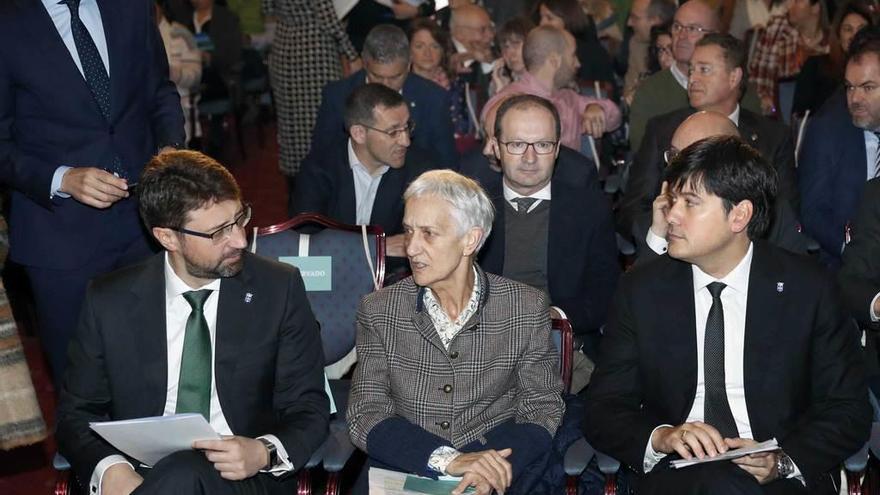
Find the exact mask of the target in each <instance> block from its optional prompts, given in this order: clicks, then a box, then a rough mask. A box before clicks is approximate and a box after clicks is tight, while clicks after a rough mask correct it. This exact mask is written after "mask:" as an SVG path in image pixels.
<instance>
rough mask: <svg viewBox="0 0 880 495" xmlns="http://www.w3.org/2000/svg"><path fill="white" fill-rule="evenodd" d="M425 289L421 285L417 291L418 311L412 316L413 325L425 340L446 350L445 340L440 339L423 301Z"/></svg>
mask: <svg viewBox="0 0 880 495" xmlns="http://www.w3.org/2000/svg"><path fill="white" fill-rule="evenodd" d="M424 291H425V289H424V288H421V287H420V288H419V290H418V292H417V294H418V295H417V296H416V311H415V313H414V314H413V317H412V322H413V325H414V326H415V327H416V330H418V331H419V333H420V334H422V337H424V338H425V340H427V341H428V342H430V343H431V345H433V346H434V347H436V348H438V349H440V350H441V351H444V352H445V351H446V348H445V347H444V346H443V341H441V340H440V335H439V334H438V333H437V329H436V328H434V322H433V321H432V320H431V315H430V314H428V308H426V307H425V305H424V304H423V303H422V297H423V295H424ZM462 331H464V329H462Z"/></svg>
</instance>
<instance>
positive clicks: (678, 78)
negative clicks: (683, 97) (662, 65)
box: [669, 64, 688, 89]
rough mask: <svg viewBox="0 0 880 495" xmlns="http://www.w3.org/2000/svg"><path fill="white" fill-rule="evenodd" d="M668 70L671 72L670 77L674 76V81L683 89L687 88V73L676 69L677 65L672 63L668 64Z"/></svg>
mask: <svg viewBox="0 0 880 495" xmlns="http://www.w3.org/2000/svg"><path fill="white" fill-rule="evenodd" d="M669 72H672V77H674V78H675V82H677V83H678V84H679V86H681V87H682V88H684V89H688V75H687V74H685V73H684V72H682V71H680V70H678V66H677V65H676V64H672V65H671V66H669Z"/></svg>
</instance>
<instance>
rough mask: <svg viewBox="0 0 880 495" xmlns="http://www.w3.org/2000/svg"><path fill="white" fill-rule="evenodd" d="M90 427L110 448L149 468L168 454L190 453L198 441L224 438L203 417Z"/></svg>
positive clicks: (137, 420)
mask: <svg viewBox="0 0 880 495" xmlns="http://www.w3.org/2000/svg"><path fill="white" fill-rule="evenodd" d="M89 426H91V428H92V429H93V430H95V432H96V433H97V434H98V435H101V437H103V438H104V440H107V441H108V442H110V445H113V446H114V447H116V448H117V449H119V450H121V451H122V452H124V453H125V454H126V455H128V456H130V457H133V458H135V459H137V460H139V461H141V462H142V463H144V464H146V465H147V466H153V465H154V464H156V463H157V462H159V460H160V459H162V458H163V457H165V456H167V455H168V454H172V453H174V452H177V451H180V450H189V449H191V448H192V443H193V442H194V441H196V440H219V439H220V438H221V437H220V434H219V433H217V432H216V431H214V429H213V428H211V425H210V424H208V422H207V421H206V420H205V418H204V416H202V415H201V414H175V415H173V416H156V417H152V418H138V419H129V420H124V421H105V422H100V423H90V424H89Z"/></svg>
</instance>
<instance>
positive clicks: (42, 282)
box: [25, 198, 153, 391]
mask: <svg viewBox="0 0 880 495" xmlns="http://www.w3.org/2000/svg"><path fill="white" fill-rule="evenodd" d="M68 201H75V200H74V199H72V198H71V199H68ZM125 201H133V200H132V199H128V200H125ZM115 207H116V206H114V207H113V208H115ZM120 213H122V212H120ZM127 213H129V214H132V215H136V214H134V213H133V212H132V211H131V210H129V211H128V212H127ZM134 222H137V223H134ZM109 230H111V231H108V233H107V235H105V236H104V237H105V239H102V241H101V242H100V243H98V249H97V250H96V252H95V253H94V254H93V255H92V257H91V258H90V259H89V261H88V262H87V263H86V264H85V265H83V266H81V267H77V268H73V269H69V270H57V269H52V268H44V267H39V266H25V272H26V273H27V276H28V279H29V280H30V283H31V289H32V291H33V296H34V306H35V309H36V312H37V334H38V336H39V337H40V345H41V346H42V348H43V352H44V353H45V354H46V358H47V359H48V361H49V367H50V368H51V371H52V380H53V382H54V384H55V389H56V391H57V390H58V389H60V387H61V384H62V379H63V377H64V368H65V366H66V365H67V344H68V342H69V341H70V338H71V337H72V336H73V334H74V333H75V332H76V327H77V321H78V319H79V311H80V307H81V306H82V303H83V299H85V293H86V287H87V286H88V283H89V280H91V279H92V278H94V277H96V276H98V275H101V274H104V273H108V272H110V271H113V270H115V269H117V268H121V267H123V266H126V265H130V264H132V263H135V262H138V261H140V260H142V259H144V258H146V257H147V256H149V255H150V254H152V253H153V245H152V244H151V242H150V240H149V239H148V238H147V236H146V232H145V231H144V230H143V229H142V228H141V227H140V226H139V220H138V219H137V217H136V216H133V218H132V219H130V220H129V222H128V228H127V229H126V228H120V229H109Z"/></svg>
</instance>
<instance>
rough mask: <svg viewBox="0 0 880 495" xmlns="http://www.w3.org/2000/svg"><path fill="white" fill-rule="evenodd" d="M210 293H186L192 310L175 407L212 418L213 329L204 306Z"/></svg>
mask: <svg viewBox="0 0 880 495" xmlns="http://www.w3.org/2000/svg"><path fill="white" fill-rule="evenodd" d="M210 295H211V291H210V290H208V289H203V290H197V291H190V292H184V294H183V297H184V299H186V302H188V303H189V305H190V306H191V307H192V312H191V313H190V314H189V319H187V320H186V334H184V337H183V355H182V356H181V358H180V378H179V379H178V381H177V407H176V411H175V412H177V413H178V414H180V413H200V414H201V415H202V416H204V417H205V419H207V420H208V421H210V420H211V333H210V330H209V329H208V322H207V321H206V320H205V313H204V307H205V301H207V300H208V296H210Z"/></svg>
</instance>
